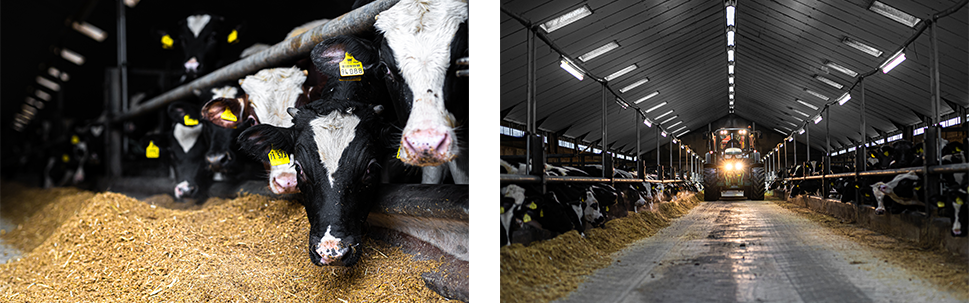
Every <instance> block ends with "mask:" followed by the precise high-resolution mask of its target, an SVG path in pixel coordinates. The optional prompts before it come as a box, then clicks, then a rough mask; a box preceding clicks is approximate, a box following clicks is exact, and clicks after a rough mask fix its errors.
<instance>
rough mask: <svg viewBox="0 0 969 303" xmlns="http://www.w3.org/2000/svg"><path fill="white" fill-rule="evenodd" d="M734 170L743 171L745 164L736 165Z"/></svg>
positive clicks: (738, 163)
mask: <svg viewBox="0 0 969 303" xmlns="http://www.w3.org/2000/svg"><path fill="white" fill-rule="evenodd" d="M733 169H734V170H743V169H744V163H743V162H737V163H734V165H733Z"/></svg>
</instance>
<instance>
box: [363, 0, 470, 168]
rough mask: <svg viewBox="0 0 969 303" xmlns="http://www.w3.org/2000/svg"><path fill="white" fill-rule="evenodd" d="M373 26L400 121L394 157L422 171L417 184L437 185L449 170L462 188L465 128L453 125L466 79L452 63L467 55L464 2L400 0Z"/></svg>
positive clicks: (462, 113)
mask: <svg viewBox="0 0 969 303" xmlns="http://www.w3.org/2000/svg"><path fill="white" fill-rule="evenodd" d="M374 27H375V28H376V29H377V33H378V34H379V37H378V38H377V39H378V41H376V42H378V43H379V51H380V61H381V64H382V65H383V66H384V67H385V68H384V73H383V74H384V79H385V82H386V85H387V89H388V91H389V92H390V97H391V99H392V101H393V103H394V105H395V107H396V112H397V115H398V117H399V118H398V120H400V121H406V124H405V125H404V128H403V132H402V134H401V138H400V143H399V148H398V150H399V154H400V155H399V156H398V158H400V160H401V161H402V162H403V163H405V164H407V165H413V166H420V167H423V168H424V177H423V178H422V183H440V182H441V181H442V180H443V176H444V174H445V172H446V170H450V173H451V175H452V176H453V178H454V181H455V183H459V184H467V183H468V177H467V176H468V159H467V151H466V148H467V146H466V145H465V144H464V143H460V142H466V133H465V132H466V129H464V128H462V127H459V125H458V124H459V123H458V121H463V119H466V118H467V114H468V81H467V79H459V78H458V77H457V71H458V70H460V69H464V68H465V67H461V66H460V65H458V64H456V62H457V61H458V60H459V58H464V57H467V56H468V3H467V2H466V1H460V0H436V1H419V0H403V1H400V2H398V3H397V4H395V5H394V6H393V7H391V8H390V9H387V10H386V11H384V12H381V13H380V15H378V16H377V21H376V23H375V24H374ZM456 130H457V131H456ZM444 164H447V166H444Z"/></svg>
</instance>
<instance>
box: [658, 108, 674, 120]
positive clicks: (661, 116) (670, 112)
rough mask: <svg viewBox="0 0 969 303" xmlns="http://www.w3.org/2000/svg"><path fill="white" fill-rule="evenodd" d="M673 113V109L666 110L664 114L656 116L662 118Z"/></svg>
mask: <svg viewBox="0 0 969 303" xmlns="http://www.w3.org/2000/svg"><path fill="white" fill-rule="evenodd" d="M672 113H673V110H672V109H671V110H670V111H668V112H666V113H665V114H662V115H659V116H657V117H656V120H659V119H662V118H663V117H666V115H669V114H672Z"/></svg>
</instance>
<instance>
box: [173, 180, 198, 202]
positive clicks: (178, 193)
mask: <svg viewBox="0 0 969 303" xmlns="http://www.w3.org/2000/svg"><path fill="white" fill-rule="evenodd" d="M196 192H198V187H197V186H195V185H190V184H188V181H182V182H181V183H179V184H178V185H175V199H181V198H184V197H192V196H195V193H196Z"/></svg>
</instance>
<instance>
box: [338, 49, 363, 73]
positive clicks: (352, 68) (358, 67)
mask: <svg viewBox="0 0 969 303" xmlns="http://www.w3.org/2000/svg"><path fill="white" fill-rule="evenodd" d="M361 75H363V63H360V61H357V59H354V58H353V55H350V53H349V52H346V53H345V55H344V57H343V61H340V76H341V77H350V76H361Z"/></svg>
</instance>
